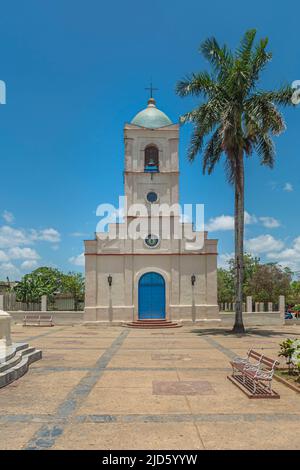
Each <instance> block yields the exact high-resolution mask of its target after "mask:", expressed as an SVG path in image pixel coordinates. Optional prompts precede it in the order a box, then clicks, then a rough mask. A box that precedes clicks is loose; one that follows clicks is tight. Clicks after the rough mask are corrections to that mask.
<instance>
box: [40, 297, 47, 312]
mask: <svg viewBox="0 0 300 470" xmlns="http://www.w3.org/2000/svg"><path fill="white" fill-rule="evenodd" d="M41 311H42V312H47V296H46V295H42V298H41Z"/></svg>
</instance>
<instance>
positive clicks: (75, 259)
mask: <svg viewBox="0 0 300 470" xmlns="http://www.w3.org/2000/svg"><path fill="white" fill-rule="evenodd" d="M69 263H71V264H74V265H75V266H84V253H81V254H80V255H77V256H71V258H69Z"/></svg>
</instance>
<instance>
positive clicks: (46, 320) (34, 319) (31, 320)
mask: <svg viewBox="0 0 300 470" xmlns="http://www.w3.org/2000/svg"><path fill="white" fill-rule="evenodd" d="M23 326H54V323H53V319H52V315H33V314H28V315H24V318H23Z"/></svg>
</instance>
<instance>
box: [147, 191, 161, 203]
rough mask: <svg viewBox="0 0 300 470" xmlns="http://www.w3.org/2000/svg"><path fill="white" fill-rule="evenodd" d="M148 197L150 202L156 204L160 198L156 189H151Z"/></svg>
mask: <svg viewBox="0 0 300 470" xmlns="http://www.w3.org/2000/svg"><path fill="white" fill-rule="evenodd" d="M146 198H147V201H148V202H150V204H154V203H155V202H157V200H158V196H157V194H156V193H155V192H154V191H149V193H147V196H146Z"/></svg>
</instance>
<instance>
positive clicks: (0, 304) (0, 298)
mask: <svg viewBox="0 0 300 470" xmlns="http://www.w3.org/2000/svg"><path fill="white" fill-rule="evenodd" d="M0 310H4V295H3V294H1V295H0Z"/></svg>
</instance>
